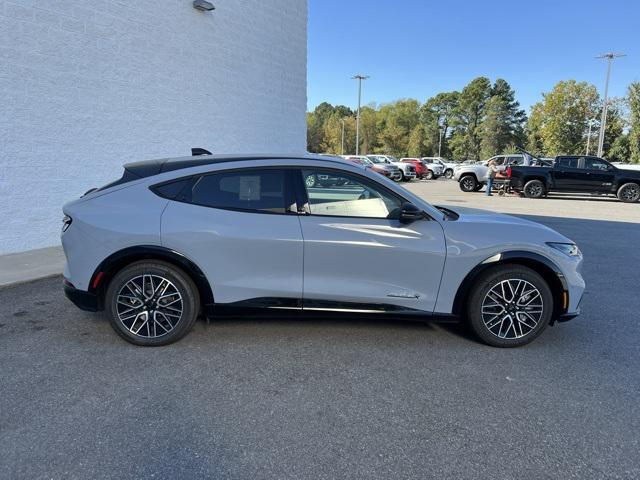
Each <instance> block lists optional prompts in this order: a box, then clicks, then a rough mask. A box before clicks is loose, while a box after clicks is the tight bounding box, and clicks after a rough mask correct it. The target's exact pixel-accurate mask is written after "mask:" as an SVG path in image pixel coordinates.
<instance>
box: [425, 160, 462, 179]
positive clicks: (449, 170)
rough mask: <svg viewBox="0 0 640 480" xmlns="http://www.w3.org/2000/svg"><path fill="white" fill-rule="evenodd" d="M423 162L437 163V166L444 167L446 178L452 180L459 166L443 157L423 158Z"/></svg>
mask: <svg viewBox="0 0 640 480" xmlns="http://www.w3.org/2000/svg"><path fill="white" fill-rule="evenodd" d="M422 160H423V161H425V162H426V163H435V164H437V165H442V170H443V175H444V178H452V177H453V171H454V170H455V168H456V167H457V166H458V164H457V163H456V162H451V161H449V160H447V159H445V158H442V157H422Z"/></svg>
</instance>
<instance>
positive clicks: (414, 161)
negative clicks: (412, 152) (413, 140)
mask: <svg viewBox="0 0 640 480" xmlns="http://www.w3.org/2000/svg"><path fill="white" fill-rule="evenodd" d="M400 161H401V162H402V163H410V164H411V165H413V166H414V167H416V176H417V177H418V178H421V179H422V178H426V179H427V180H431V179H432V178H433V172H432V171H431V170H429V167H427V165H426V164H425V163H424V162H423V161H422V160H420V159H419V158H403V159H401V160H400Z"/></svg>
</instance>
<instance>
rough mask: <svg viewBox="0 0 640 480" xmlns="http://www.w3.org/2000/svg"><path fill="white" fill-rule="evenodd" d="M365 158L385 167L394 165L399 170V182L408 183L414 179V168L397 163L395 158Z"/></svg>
mask: <svg viewBox="0 0 640 480" xmlns="http://www.w3.org/2000/svg"><path fill="white" fill-rule="evenodd" d="M367 158H368V159H369V160H371V161H372V162H374V163H379V162H383V163H386V164H387V165H395V166H396V167H398V169H399V170H400V180H402V181H403V182H408V181H409V180H413V179H414V178H416V176H417V174H416V168H415V166H414V165H411V164H408V163H403V162H399V161H398V159H397V158H396V157H392V156H389V155H367Z"/></svg>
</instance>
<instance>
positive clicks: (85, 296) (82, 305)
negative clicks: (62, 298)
mask: <svg viewBox="0 0 640 480" xmlns="http://www.w3.org/2000/svg"><path fill="white" fill-rule="evenodd" d="M64 294H65V295H66V296H67V298H68V299H69V300H71V302H72V303H73V304H74V305H75V306H76V307H78V308H79V309H80V310H84V311H86V312H97V311H98V310H99V304H98V296H97V295H95V294H93V293H90V292H85V291H84V290H78V289H77V288H75V287H74V286H73V285H71V284H70V283H69V282H67V281H65V282H64Z"/></svg>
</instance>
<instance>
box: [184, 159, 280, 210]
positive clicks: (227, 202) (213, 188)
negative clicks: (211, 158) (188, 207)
mask: <svg viewBox="0 0 640 480" xmlns="http://www.w3.org/2000/svg"><path fill="white" fill-rule="evenodd" d="M284 190H285V172H284V170H277V169H246V170H237V171H230V172H220V173H210V174H207V175H203V176H202V177H200V178H199V179H198V180H197V181H196V182H195V184H194V186H193V189H192V192H191V198H190V199H189V200H190V202H191V203H195V204H197V205H203V206H206V207H213V208H223V209H230V210H247V211H256V212H263V213H285V208H286V207H285V194H284Z"/></svg>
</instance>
